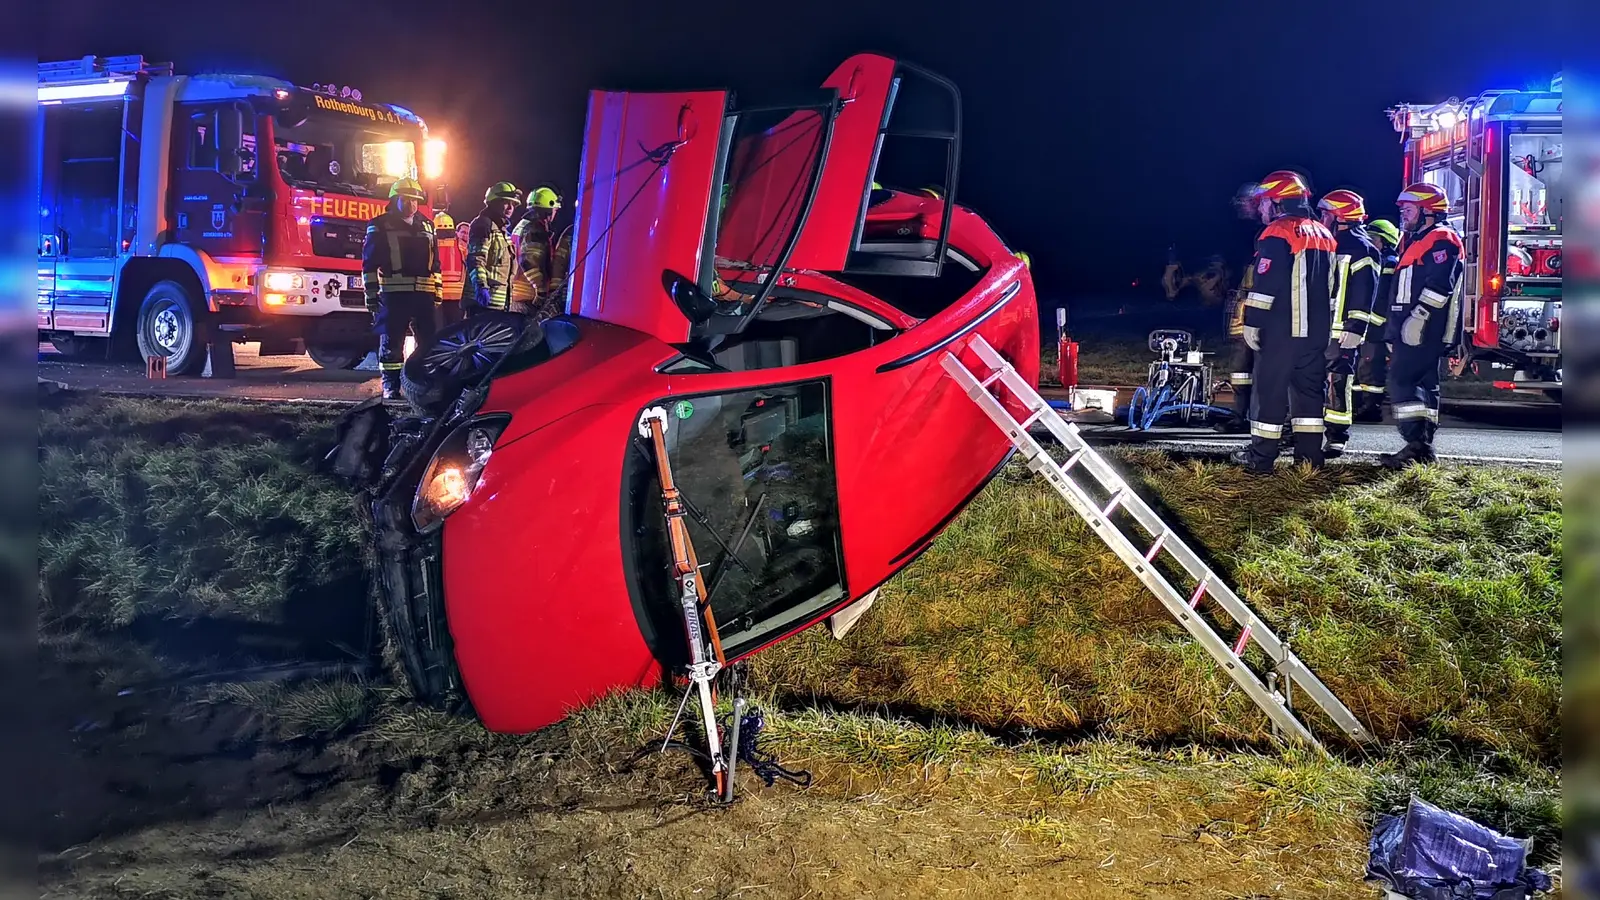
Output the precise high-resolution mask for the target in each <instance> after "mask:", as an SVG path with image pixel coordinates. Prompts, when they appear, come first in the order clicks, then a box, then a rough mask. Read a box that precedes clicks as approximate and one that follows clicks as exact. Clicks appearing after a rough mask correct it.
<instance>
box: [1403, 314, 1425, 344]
mask: <svg viewBox="0 0 1600 900" xmlns="http://www.w3.org/2000/svg"><path fill="white" fill-rule="evenodd" d="M1427 324H1428V311H1427V310H1426V309H1423V308H1422V307H1418V308H1416V309H1414V310H1412V311H1411V315H1409V316H1406V321H1405V324H1404V325H1401V326H1400V342H1401V343H1403V344H1405V345H1406V346H1407V347H1420V346H1422V329H1423V328H1425V327H1427Z"/></svg>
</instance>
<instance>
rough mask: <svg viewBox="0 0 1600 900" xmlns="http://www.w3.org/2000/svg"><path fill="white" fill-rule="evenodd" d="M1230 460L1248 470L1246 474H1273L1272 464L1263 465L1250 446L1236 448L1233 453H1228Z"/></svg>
mask: <svg viewBox="0 0 1600 900" xmlns="http://www.w3.org/2000/svg"><path fill="white" fill-rule="evenodd" d="M1228 462H1231V463H1233V464H1234V465H1236V466H1238V467H1239V468H1241V469H1243V470H1244V471H1245V472H1246V474H1249V475H1271V474H1272V464H1271V463H1268V464H1267V465H1265V466H1263V465H1261V464H1260V463H1259V462H1258V461H1257V460H1256V457H1255V454H1253V453H1251V452H1250V448H1249V447H1246V448H1244V449H1243V450H1235V451H1233V452H1232V453H1229V454H1228Z"/></svg>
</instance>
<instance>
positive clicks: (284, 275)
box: [265, 272, 306, 291]
mask: <svg viewBox="0 0 1600 900" xmlns="http://www.w3.org/2000/svg"><path fill="white" fill-rule="evenodd" d="M265 282H266V286H267V290H269V291H303V290H305V287H306V278H305V276H304V275H301V274H300V273H299V272H268V273H267V277H266V279H265Z"/></svg>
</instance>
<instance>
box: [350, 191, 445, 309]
mask: <svg viewBox="0 0 1600 900" xmlns="http://www.w3.org/2000/svg"><path fill="white" fill-rule="evenodd" d="M441 271H442V270H441V268H440V266H439V239H438V236H437V235H435V234H434V230H433V223H432V222H430V221H428V218H427V216H424V215H423V214H422V213H421V212H418V213H417V214H416V215H414V216H413V217H412V220H411V221H410V222H409V223H408V222H406V220H405V219H402V218H401V217H400V216H399V215H398V214H397V213H395V212H394V211H392V210H391V211H390V212H386V213H384V214H383V215H381V216H378V217H377V218H375V219H373V220H371V221H369V222H368V223H367V237H366V240H364V241H363V242H362V244H361V279H362V283H363V287H364V288H365V290H366V295H367V299H368V300H369V301H370V300H374V299H376V298H377V297H378V294H379V292H380V291H381V292H382V293H390V294H392V293H396V292H400V291H415V292H416V293H419V294H429V295H431V296H433V297H434V298H438V297H439V296H441V295H442V294H443V292H444V276H443V275H442V274H441Z"/></svg>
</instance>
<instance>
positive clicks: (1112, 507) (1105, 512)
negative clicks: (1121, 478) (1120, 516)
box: [1100, 488, 1128, 518]
mask: <svg viewBox="0 0 1600 900" xmlns="http://www.w3.org/2000/svg"><path fill="white" fill-rule="evenodd" d="M1126 496H1128V489H1127V488H1120V489H1119V490H1118V491H1117V492H1116V493H1115V494H1112V495H1111V502H1110V503H1107V504H1106V508H1105V509H1102V510H1100V515H1102V516H1105V517H1107V518H1110V516H1111V514H1112V513H1114V512H1116V511H1117V507H1119V506H1121V505H1122V500H1123V498H1124V497H1126Z"/></svg>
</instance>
